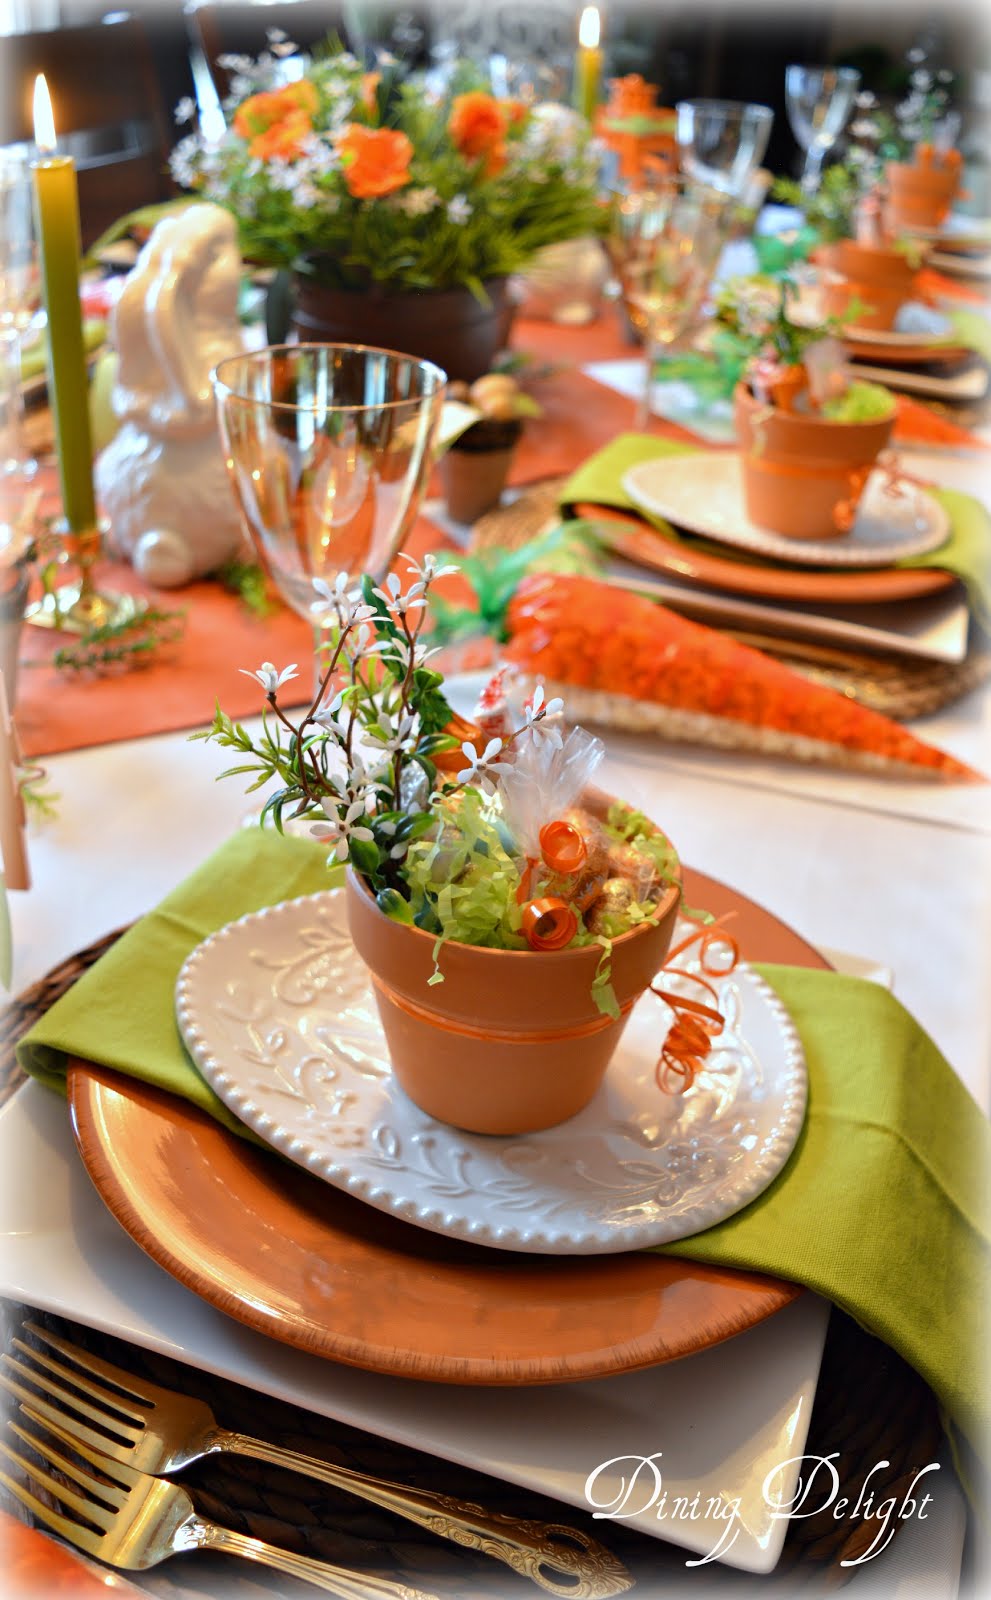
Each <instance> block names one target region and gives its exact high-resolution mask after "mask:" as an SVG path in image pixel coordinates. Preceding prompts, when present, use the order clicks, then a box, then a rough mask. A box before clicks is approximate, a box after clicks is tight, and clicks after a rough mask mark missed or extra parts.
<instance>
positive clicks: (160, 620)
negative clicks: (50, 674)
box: [52, 606, 186, 674]
mask: <svg viewBox="0 0 991 1600" xmlns="http://www.w3.org/2000/svg"><path fill="white" fill-rule="evenodd" d="M185 629H186V614H185V612H184V611H165V610H163V609H162V608H161V607H159V606H149V607H148V608H147V610H145V611H140V612H138V614H137V615H136V616H134V617H128V618H127V620H126V621H125V622H113V623H107V624H106V625H105V626H104V627H101V628H90V629H88V631H87V632H86V633H83V634H80V636H79V640H78V643H76V644H71V645H63V646H62V648H61V649H60V650H56V652H55V655H54V656H53V658H52V662H53V665H54V666H55V667H57V668H58V670H59V671H60V672H69V673H75V672H93V673H97V674H105V673H113V672H126V671H129V670H130V669H132V668H134V667H144V666H149V665H150V664H151V662H152V661H154V660H155V659H157V657H158V656H159V655H160V654H161V652H162V651H163V650H166V649H167V648H168V647H169V646H170V645H174V644H178V642H179V640H180V639H181V638H182V636H183V633H184V632H185Z"/></svg>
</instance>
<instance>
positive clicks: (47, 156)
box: [31, 76, 96, 533]
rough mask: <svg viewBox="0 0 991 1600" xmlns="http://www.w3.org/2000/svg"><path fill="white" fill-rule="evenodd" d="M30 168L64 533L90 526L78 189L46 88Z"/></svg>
mask: <svg viewBox="0 0 991 1600" xmlns="http://www.w3.org/2000/svg"><path fill="white" fill-rule="evenodd" d="M34 137H35V144H36V145H37V147H38V159H37V160H36V161H35V162H34V163H33V164H32V169H31V170H32V173H33V176H34V204H35V220H36V225H37V233H38V251H39V255H40V258H41V278H42V287H43V293H44V300H45V311H46V313H47V316H48V394H49V400H50V403H51V408H52V417H53V420H54V423H55V447H56V450H57V452H58V468H59V483H60V486H61V489H62V507H63V511H64V513H65V519H66V521H67V523H68V525H69V530H70V532H72V533H84V532H85V531H86V530H87V529H89V528H94V527H95V526H96V503H95V500H94V497H93V445H92V440H91V437H90V426H89V405H88V383H87V378H86V351H85V347H84V344H83V317H82V309H81V307H80V304H79V256H80V244H79V190H78V186H77V184H76V169H75V166H74V164H73V161H72V157H71V156H61V155H59V154H58V153H57V152H56V147H55V123H54V119H53V117H52V103H51V100H50V98H49V94H48V85H47V84H46V82H45V79H44V77H43V76H39V77H38V78H37V79H36V81H35V86H34Z"/></svg>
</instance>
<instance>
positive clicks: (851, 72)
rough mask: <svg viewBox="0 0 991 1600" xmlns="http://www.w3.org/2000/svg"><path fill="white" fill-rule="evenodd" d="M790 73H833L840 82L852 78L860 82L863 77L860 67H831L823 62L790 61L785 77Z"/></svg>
mask: <svg viewBox="0 0 991 1600" xmlns="http://www.w3.org/2000/svg"><path fill="white" fill-rule="evenodd" d="M789 72H831V73H833V74H834V75H835V77H836V78H837V79H838V80H839V81H840V82H842V81H844V80H848V79H850V78H856V79H857V80H858V81H859V79H860V76H861V73H860V68H859V67H830V66H828V65H825V64H824V63H823V62H821V61H820V62H814V61H790V62H789V63H788V65H787V66H786V67H785V77H787V76H788V73H789Z"/></svg>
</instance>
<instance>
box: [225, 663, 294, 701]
mask: <svg viewBox="0 0 991 1600" xmlns="http://www.w3.org/2000/svg"><path fill="white" fill-rule="evenodd" d="M239 671H240V672H242V673H243V675H244V676H245V677H246V678H257V680H258V682H259V683H260V684H261V686H262V688H263V689H264V690H265V693H266V694H275V693H276V692H277V690H279V689H281V687H282V685H283V684H284V683H288V682H289V680H290V679H291V678H298V677H299V671H298V669H297V667H296V664H295V662H294V663H293V665H292V666H291V667H283V669H282V671H281V672H277V671H276V669H275V667H273V665H272V663H271V661H263V662H262V664H261V666H260V667H259V668H258V670H257V671H256V672H249V670H248V668H247V667H241V668H239Z"/></svg>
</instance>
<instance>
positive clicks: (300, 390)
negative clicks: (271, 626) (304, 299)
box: [214, 344, 447, 693]
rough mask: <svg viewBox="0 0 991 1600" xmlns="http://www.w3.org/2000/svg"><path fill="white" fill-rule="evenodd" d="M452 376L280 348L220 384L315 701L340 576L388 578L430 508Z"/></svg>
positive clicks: (233, 465) (230, 461)
mask: <svg viewBox="0 0 991 1600" xmlns="http://www.w3.org/2000/svg"><path fill="white" fill-rule="evenodd" d="M446 382H447V376H446V374H445V373H444V372H442V371H441V369H440V367H437V366H434V364H433V363H432V362H430V361H421V360H419V359H417V358H416V357H415V356H408V355H402V354H400V353H399V352H397V351H394V350H378V349H374V348H372V347H370V346H366V345H341V344H327V345H314V344H300V345H277V346H273V347H270V348H268V349H265V350H259V351H256V352H254V353H252V354H249V355H241V356H232V357H231V358H230V359H228V360H226V361H222V362H221V363H220V364H219V366H218V367H217V369H216V372H215V373H214V392H215V395H216V400H217V412H218V418H219V423H220V433H221V438H222V440H223V444H224V449H225V452H226V458H227V468H228V473H229V476H230V480H231V484H232V487H233V490H234V494H235V497H236V499H237V503H238V506H239V508H240V512H241V516H242V519H243V521H244V525H245V527H246V529H247V531H248V533H249V535H250V537H251V540H252V543H253V544H254V547H255V549H256V551H257V553H258V556H259V558H260V560H261V561H262V563H263V565H264V566H265V568H266V569H267V570H268V571H269V572H270V573H271V575H272V578H273V580H274V582H275V584H276V585H277V587H278V589H279V591H280V593H281V594H282V595H283V597H284V598H285V600H286V601H287V602H288V604H289V605H290V606H291V607H292V609H293V610H294V611H295V612H296V613H297V614H298V615H299V616H301V617H303V618H305V619H306V620H307V621H309V622H310V623H311V624H312V625H313V629H314V638H315V649H316V661H315V671H316V677H315V691H314V692H315V693H316V692H317V690H319V686H320V678H321V666H320V663H321V647H322V645H323V643H324V638H325V634H326V631H327V630H328V629H330V628H332V627H333V626H334V623H335V621H336V610H335V606H334V602H333V600H332V593H333V587H334V583H335V581H336V579H337V576H338V574H339V573H341V572H346V573H347V574H348V575H349V576H351V577H354V578H357V577H358V576H359V575H360V574H361V573H364V572H368V573H371V575H372V576H373V577H374V578H376V579H381V578H383V577H384V575H385V573H386V572H387V571H388V568H389V565H390V563H391V562H392V560H393V558H394V556H395V555H396V552H397V551H398V550H399V549H400V548H401V546H402V544H403V542H404V540H405V539H406V537H407V536H408V534H409V531H410V528H411V527H412V524H413V521H414V519H415V517H416V514H417V512H418V510H419V507H420V502H421V500H422V498H423V492H424V488H425V486H426V481H427V477H428V475H429V469H430V464H431V455H432V449H433V443H434V437H435V433H436V428H437V423H438V419H439V417H440V412H441V407H442V404H443V396H444V386H445V384H446Z"/></svg>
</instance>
